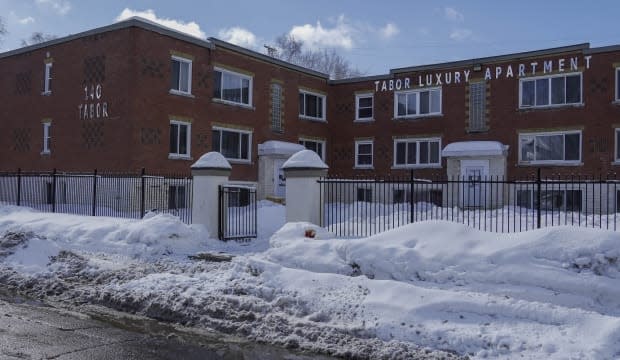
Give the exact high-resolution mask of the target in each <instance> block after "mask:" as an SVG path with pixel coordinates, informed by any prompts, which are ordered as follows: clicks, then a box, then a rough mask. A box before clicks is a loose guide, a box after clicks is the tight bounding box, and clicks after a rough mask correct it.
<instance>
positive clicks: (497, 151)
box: [441, 141, 508, 157]
mask: <svg viewBox="0 0 620 360" xmlns="http://www.w3.org/2000/svg"><path fill="white" fill-rule="evenodd" d="M507 153H508V145H504V144H502V143H500V142H499V141H459V142H454V143H451V144H448V145H447V146H446V147H445V148H443V151H442V152H441V155H442V156H444V157H463V156H506V154H507Z"/></svg>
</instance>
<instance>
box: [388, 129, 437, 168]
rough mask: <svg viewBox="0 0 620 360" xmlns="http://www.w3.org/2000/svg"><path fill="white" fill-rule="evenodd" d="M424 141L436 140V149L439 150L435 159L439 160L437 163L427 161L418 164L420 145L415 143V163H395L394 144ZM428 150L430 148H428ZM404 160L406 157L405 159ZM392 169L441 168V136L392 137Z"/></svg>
mask: <svg viewBox="0 0 620 360" xmlns="http://www.w3.org/2000/svg"><path fill="white" fill-rule="evenodd" d="M424 141H436V142H438V145H437V149H438V150H437V151H438V152H439V154H438V156H437V159H438V160H439V162H437V163H428V164H420V149H419V148H420V145H417V151H416V163H415V164H397V163H396V144H398V143H400V142H404V143H411V142H417V143H419V142H424ZM429 151H430V148H429ZM405 161H406V159H405ZM392 168H393V169H428V168H441V138H438V137H437V138H403V139H394V148H393V161H392Z"/></svg>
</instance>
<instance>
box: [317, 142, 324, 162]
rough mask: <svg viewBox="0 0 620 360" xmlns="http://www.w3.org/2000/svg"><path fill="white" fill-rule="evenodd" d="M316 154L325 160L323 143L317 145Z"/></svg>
mask: <svg viewBox="0 0 620 360" xmlns="http://www.w3.org/2000/svg"><path fill="white" fill-rule="evenodd" d="M316 153H317V155H319V157H320V158H321V159H322V158H323V143H320V142H317V143H316Z"/></svg>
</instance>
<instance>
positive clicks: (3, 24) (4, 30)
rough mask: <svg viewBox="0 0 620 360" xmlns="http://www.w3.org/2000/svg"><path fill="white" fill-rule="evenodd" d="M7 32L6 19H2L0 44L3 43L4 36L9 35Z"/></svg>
mask: <svg viewBox="0 0 620 360" xmlns="http://www.w3.org/2000/svg"><path fill="white" fill-rule="evenodd" d="M7 32H8V31H7V30H6V25H5V23H4V19H3V18H1V17H0V42H2V39H3V38H4V35H6V34H7Z"/></svg>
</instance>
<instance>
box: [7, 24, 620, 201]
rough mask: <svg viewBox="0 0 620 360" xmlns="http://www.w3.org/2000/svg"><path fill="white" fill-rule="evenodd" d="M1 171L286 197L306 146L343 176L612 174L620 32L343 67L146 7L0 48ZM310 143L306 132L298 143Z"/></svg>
mask: <svg viewBox="0 0 620 360" xmlns="http://www.w3.org/2000/svg"><path fill="white" fill-rule="evenodd" d="M0 65H1V66H0V98H1V99H2V101H1V103H0V144H1V145H2V149H3V150H2V152H1V155H0V171H2V170H15V169H17V168H22V169H25V170H50V169H52V168H59V169H63V170H65V171H91V170H92V169H93V168H99V169H106V170H119V171H137V170H138V169H140V168H143V167H144V168H147V169H150V170H155V171H166V172H187V173H189V166H190V165H191V164H192V162H194V161H195V160H196V159H198V157H200V155H202V154H203V153H206V152H208V151H211V150H215V151H220V152H222V153H223V154H224V155H225V156H226V158H228V159H229V161H230V162H231V163H232V165H233V171H232V176H231V178H232V179H234V180H238V181H244V182H251V183H256V184H258V186H259V194H260V196H261V197H268V196H282V194H283V193H282V191H283V190H282V189H283V187H282V186H283V184H282V182H281V181H280V179H279V177H280V176H279V175H280V174H279V170H278V169H279V166H280V164H281V163H282V162H283V161H284V160H286V158H287V157H288V156H290V155H291V154H292V153H294V152H295V151H297V150H298V149H300V148H302V147H301V146H305V147H307V148H310V149H312V150H315V151H316V152H317V153H318V154H319V155H320V156H321V157H322V158H323V159H324V160H325V162H326V163H327V164H328V165H329V166H330V173H332V174H339V175H343V176H353V175H373V174H379V175H386V174H399V173H403V172H407V173H408V172H409V171H410V170H411V169H414V171H415V173H416V176H418V177H423V176H427V175H431V174H438V173H439V174H443V175H450V176H466V177H471V176H485V175H493V176H502V177H507V178H512V177H517V176H522V175H525V174H530V173H532V171H533V170H534V169H535V168H538V167H544V168H545V171H546V172H549V173H564V174H568V173H580V174H593V173H596V174H599V173H607V172H615V171H616V170H617V169H618V168H619V166H620V141H618V136H619V134H620V70H619V69H620V46H610V47H602V48H590V47H589V45H588V44H579V45H574V46H566V47H561V48H554V49H547V50H539V51H531V52H525V53H517V54H509V55H500V56H493V57H487V58H479V59H471V60H465V61H457V62H449V63H442V64H434V65H424V66H414V67H408V68H400V69H392V70H390V72H389V74H385V75H377V76H368V77H362V78H354V79H345V80H330V79H329V78H328V76H327V75H325V74H321V73H318V72H315V71H312V70H309V69H305V68H302V67H299V66H296V65H292V64H289V63H286V62H283V61H279V60H276V59H273V58H271V57H268V56H266V55H263V54H259V53H256V52H254V51H251V50H247V49H244V48H241V47H238V46H235V45H232V44H229V43H226V42H223V41H221V40H217V39H213V38H209V39H208V40H206V41H203V40H200V39H197V38H194V37H191V36H187V35H184V34H181V33H178V32H175V31H173V30H170V29H167V28H164V27H162V26H159V25H157V24H154V23H151V22H148V21H146V20H142V19H138V18H134V19H130V20H127V21H123V22H119V23H116V24H113V25H110V26H106V27H102V28H98V29H94V30H90V31H86V32H84V33H80V34H76V35H71V36H68V37H64V38H60V39H56V40H52V41H49V42H46V43H42V44H38V45H33V46H29V47H25V48H21V49H17V50H13V51H9V52H6V53H3V54H0ZM300 145H301V146H300Z"/></svg>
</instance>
